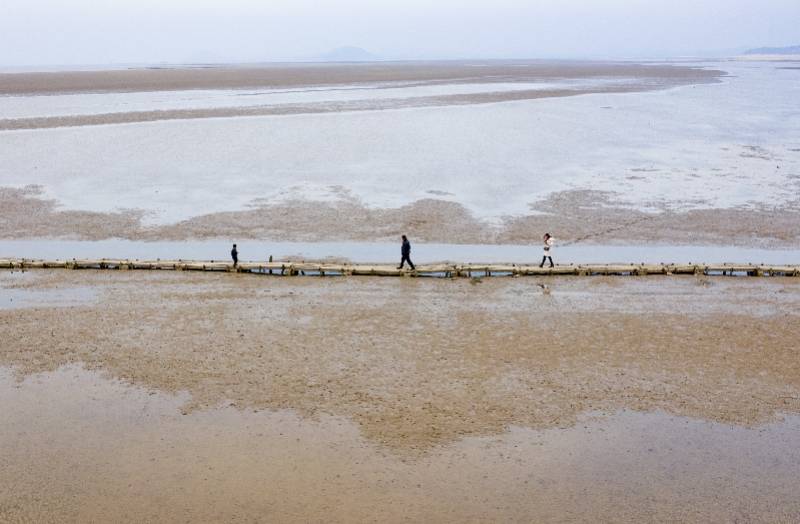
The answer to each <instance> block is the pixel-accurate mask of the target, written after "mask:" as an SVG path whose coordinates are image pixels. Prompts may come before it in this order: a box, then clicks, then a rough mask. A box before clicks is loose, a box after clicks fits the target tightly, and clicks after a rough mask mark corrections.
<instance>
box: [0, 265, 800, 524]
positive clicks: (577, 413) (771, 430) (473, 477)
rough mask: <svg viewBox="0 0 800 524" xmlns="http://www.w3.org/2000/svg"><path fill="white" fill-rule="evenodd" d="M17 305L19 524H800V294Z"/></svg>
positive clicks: (575, 283) (260, 291) (244, 288)
mask: <svg viewBox="0 0 800 524" xmlns="http://www.w3.org/2000/svg"><path fill="white" fill-rule="evenodd" d="M0 288H2V293H0V302H2V304H0V339H2V340H4V341H7V342H5V343H4V344H3V345H2V346H0V366H3V367H4V371H2V372H1V373H0V392H2V395H0V399H3V400H0V402H3V403H4V404H5V405H4V406H3V410H4V412H6V413H9V414H10V419H9V420H10V423H9V424H4V425H3V426H2V429H0V442H2V445H0V461H1V462H2V463H3V464H4V466H5V467H6V468H7V470H8V471H12V472H13V475H4V476H2V478H1V479H0V516H2V515H6V516H8V518H9V519H13V520H25V519H28V520H38V521H42V520H44V521H47V520H51V521H64V520H72V521H85V520H92V519H94V520H128V521H133V520H148V519H152V520H156V521H158V520H163V521H174V520H186V519H187V518H188V519H189V520H253V519H256V520H258V519H261V520H290V521H309V520H312V521H313V520H333V521H353V520H356V521H365V520H375V519H378V520H387V521H399V520H403V519H406V518H411V519H415V520H439V521H442V520H449V521H464V520H510V521H536V520H567V521H587V522H588V521H597V520H617V521H628V522H638V521H642V520H643V519H645V520H693V521H709V522H711V521H720V520H722V521H732V520H743V521H754V522H775V521H792V520H796V519H797V518H798V516H800V506H799V505H798V502H797V500H798V497H797V495H798V494H800V492H798V488H797V487H796V482H793V478H794V476H795V473H796V471H797V468H798V467H800V457H798V455H797V453H798V452H797V450H798V449H800V448H799V447H798V444H800V440H798V439H800V437H798V435H800V432H798V431H797V430H798V425H799V424H800V423H799V422H798V417H797V415H798V414H799V413H800V401H798V399H800V364H798V360H797V340H798V339H799V338H800V318H798V317H799V316H800V315H798V312H799V311H800V281H798V282H795V279H786V280H784V279H781V280H780V281H778V280H771V279H734V278H713V279H709V278H703V277H701V278H695V277H690V278H676V277H673V278H670V279H660V278H657V277H653V278H648V279H642V280H638V279H626V280H624V281H623V280H615V279H609V278H602V277H599V278H592V279H581V280H576V279H559V278H551V279H546V280H545V279H541V280H540V279H533V278H531V279H512V278H508V279H500V278H498V279H489V280H484V281H482V282H478V283H476V282H474V281H469V280H467V279H464V280H453V281H448V280H432V281H430V280H429V281H420V280H417V279H399V280H395V279H391V280H382V279H357V278H339V279H337V278H329V279H299V280H294V279H281V278H269V277H254V276H247V275H235V274H232V275H228V274H226V275H203V274H200V275H194V274H177V273H176V274H163V273H162V274H142V273H126V272H119V273H116V272H115V273H110V272H108V273H107V272H80V271H71V272H70V271H41V272H27V273H13V274H11V273H3V274H2V275H0ZM87 288H88V289H92V290H93V291H94V292H93V293H92V294H83V295H82V299H81V300H80V301H79V303H77V304H76V303H75V302H74V301H72V302H70V303H68V304H64V305H63V306H58V304H57V301H58V296H72V294H71V293H69V290H71V289H87ZM33 292H37V293H39V294H40V295H41V296H40V299H41V300H40V301H42V300H45V299H47V295H48V294H51V295H52V296H51V297H50V299H51V300H53V301H56V303H53V302H49V303H48V304H46V305H42V304H40V303H30V304H29V307H24V308H13V309H12V308H6V307H3V305H4V304H5V303H7V301H9V299H11V298H13V297H14V296H15V294H20V295H25V294H27V295H30V293H33ZM75 296H78V295H77V294H76V295H75ZM17 381H21V382H17Z"/></svg>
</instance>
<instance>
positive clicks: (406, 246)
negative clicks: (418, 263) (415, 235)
mask: <svg viewBox="0 0 800 524" xmlns="http://www.w3.org/2000/svg"><path fill="white" fill-rule="evenodd" d="M400 257H401V258H400V265H399V266H397V269H403V264H405V263H406V262H408V265H409V266H411V269H412V271H413V269H414V263H413V262H412V261H411V242H409V241H408V238H406V236H405V235H403V245H402V247H400Z"/></svg>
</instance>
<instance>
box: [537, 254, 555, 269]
mask: <svg viewBox="0 0 800 524" xmlns="http://www.w3.org/2000/svg"><path fill="white" fill-rule="evenodd" d="M547 259H550V267H553V257H551V256H550V255H545V256H543V257H542V263H541V264H539V267H544V261H545V260H547Z"/></svg>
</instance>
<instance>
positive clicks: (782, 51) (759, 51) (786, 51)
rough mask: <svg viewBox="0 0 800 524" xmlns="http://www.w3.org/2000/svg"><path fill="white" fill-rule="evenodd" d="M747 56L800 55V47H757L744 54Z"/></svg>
mask: <svg viewBox="0 0 800 524" xmlns="http://www.w3.org/2000/svg"><path fill="white" fill-rule="evenodd" d="M744 54H746V55H800V45H791V46H787V47H757V48H755V49H748V50H747V51H745V52H744Z"/></svg>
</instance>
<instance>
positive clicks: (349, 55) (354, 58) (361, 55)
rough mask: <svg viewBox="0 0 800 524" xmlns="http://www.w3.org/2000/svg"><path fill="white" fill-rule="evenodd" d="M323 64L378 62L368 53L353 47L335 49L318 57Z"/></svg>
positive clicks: (375, 57)
mask: <svg viewBox="0 0 800 524" xmlns="http://www.w3.org/2000/svg"><path fill="white" fill-rule="evenodd" d="M318 58H319V60H321V61H323V62H372V61H375V60H380V58H379V57H377V56H375V55H373V54H372V53H370V52H369V51H367V50H365V49H362V48H360V47H355V46H344V47H337V48H336V49H333V50H332V51H328V52H327V53H325V54H323V55H321V56H319V57H318Z"/></svg>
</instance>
